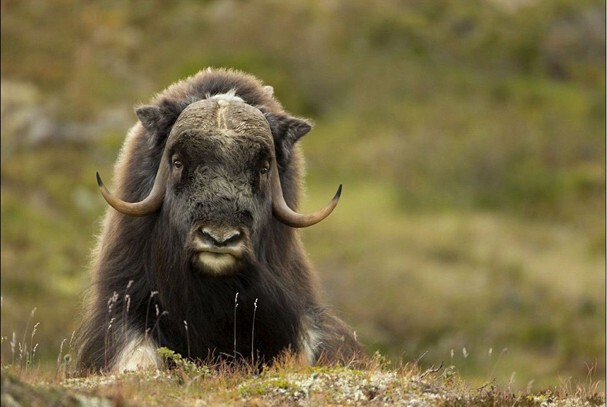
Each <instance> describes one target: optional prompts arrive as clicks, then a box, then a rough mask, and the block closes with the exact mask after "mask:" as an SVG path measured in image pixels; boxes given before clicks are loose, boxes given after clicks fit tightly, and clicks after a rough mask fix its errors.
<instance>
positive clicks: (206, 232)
mask: <svg viewBox="0 0 607 407" xmlns="http://www.w3.org/2000/svg"><path fill="white" fill-rule="evenodd" d="M199 233H200V237H201V238H202V241H203V242H204V243H205V244H207V245H210V246H216V247H226V246H227V247H229V246H237V245H238V244H239V243H240V241H241V240H242V233H240V231H238V230H236V229H230V228H212V227H208V226H206V227H202V228H201V229H200V232H199Z"/></svg>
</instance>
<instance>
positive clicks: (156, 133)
mask: <svg viewBox="0 0 607 407" xmlns="http://www.w3.org/2000/svg"><path fill="white" fill-rule="evenodd" d="M182 110H183V107H182V106H179V105H177V104H171V103H167V102H164V103H162V104H160V105H143V106H139V107H137V108H136V109H135V114H137V117H138V118H139V121H140V122H141V124H142V125H143V128H144V129H146V131H147V132H148V134H149V135H150V136H151V140H152V141H153V142H154V143H156V144H157V145H160V144H162V143H163V142H164V141H165V140H166V138H167V136H168V135H169V132H170V130H171V127H172V126H173V124H175V121H176V120H177V118H178V117H179V114H180V113H181V111H182Z"/></svg>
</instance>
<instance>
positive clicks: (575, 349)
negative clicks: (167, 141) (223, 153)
mask: <svg viewBox="0 0 607 407" xmlns="http://www.w3.org/2000/svg"><path fill="white" fill-rule="evenodd" d="M1 11H2V17H1V19H2V20H1V30H2V48H1V57H2V61H1V67H2V156H1V159H2V184H1V188H2V191H1V192H2V242H1V244H2V336H3V337H6V338H8V339H7V340H4V339H3V342H2V360H3V363H5V362H7V361H9V360H12V359H18V351H11V347H10V342H11V337H12V336H13V335H16V337H17V338H19V339H21V338H22V337H23V338H27V339H28V342H30V343H31V346H30V347H31V348H33V347H34V344H35V343H40V346H39V348H38V349H37V353H36V355H37V357H38V358H39V360H40V361H41V363H54V360H55V359H56V358H57V355H58V354H59V348H60V344H61V342H62V340H63V339H65V338H67V339H69V337H70V335H71V333H72V331H73V330H74V329H75V327H76V323H77V321H78V310H79V303H80V300H81V298H80V295H81V292H82V291H83V289H84V288H85V287H86V286H87V284H88V283H89V278H88V275H87V272H86V270H87V262H88V253H89V250H90V248H91V245H92V244H93V242H94V235H95V234H96V233H97V232H98V231H99V227H98V223H99V220H100V217H101V216H102V214H103V211H104V210H105V205H104V203H103V201H102V199H101V198H100V196H99V194H98V192H97V190H96V183H95V181H94V173H95V171H100V173H101V174H108V175H106V178H108V179H109V178H110V176H109V174H110V173H111V171H112V164H113V162H114V160H115V159H116V156H117V152H118V149H119V147H120V145H121V143H122V140H123V137H124V135H125V133H126V131H127V129H128V128H129V127H130V126H131V125H132V124H133V123H134V121H135V115H134V114H133V106H134V105H137V104H139V103H144V102H146V101H147V100H149V99H150V98H151V97H152V95H153V94H154V93H156V92H158V91H160V90H162V89H164V88H165V87H166V86H168V85H169V84H171V83H172V82H174V81H176V80H178V79H181V78H183V77H185V76H187V75H190V74H193V73H195V72H196V71H198V70H199V69H202V68H204V67H207V66H227V67H233V68H238V69H242V70H245V71H248V72H251V73H253V74H255V75H256V76H258V77H259V78H261V79H262V80H264V81H265V82H266V83H267V84H270V85H272V86H274V89H275V92H276V94H277V96H278V98H279V99H280V100H281V101H282V102H283V105H284V106H285V107H286V108H287V110H289V111H291V112H292V113H294V114H295V115H299V116H304V117H309V118H311V119H313V120H314V121H315V123H316V126H315V129H314V130H313V131H312V132H311V133H310V135H309V136H308V137H307V138H306V139H304V140H303V142H302V143H303V147H304V151H305V153H306V157H307V163H308V176H307V184H308V198H307V200H306V203H305V207H304V209H305V208H312V207H316V206H318V204H320V203H324V201H325V200H326V199H327V198H328V197H329V196H330V195H331V193H332V192H333V189H334V187H335V185H336V184H338V183H340V182H341V183H343V184H344V195H343V198H342V201H341V202H340V206H339V208H338V209H337V211H336V212H335V214H334V215H332V216H331V218H330V220H327V221H326V222H323V223H322V224H320V225H318V226H316V227H314V228H310V229H307V230H305V231H303V232H302V233H303V237H304V240H305V242H306V247H307V250H308V251H309V253H310V257H311V258H312V261H313V262H314V264H315V265H316V267H317V269H318V272H319V275H320V276H321V280H322V281H323V283H324V285H325V295H326V297H327V299H328V301H329V302H330V303H331V304H333V305H334V306H335V308H336V309H337V310H338V311H339V312H340V313H341V314H342V315H343V317H344V318H345V319H346V320H347V321H348V322H350V323H351V324H352V325H353V326H354V327H355V329H356V330H357V331H358V333H359V336H360V337H361V339H362V340H363V342H365V343H366V344H368V348H369V350H370V351H371V352H373V351H375V350H376V349H379V350H381V351H382V352H383V353H385V354H386V355H388V356H389V357H390V358H391V359H392V361H393V363H394V364H397V363H399V361H401V360H402V361H405V362H406V361H415V360H419V361H420V363H421V364H422V365H428V366H429V365H432V364H436V365H438V364H439V363H440V362H441V361H445V363H446V364H453V365H455V366H456V367H457V369H458V370H459V371H460V372H461V373H462V374H464V375H465V376H468V377H470V378H471V379H472V380H478V381H479V382H485V381H487V380H489V379H490V378H493V377H496V378H497V382H498V384H501V385H511V386H514V387H519V388H524V387H526V386H527V385H528V384H530V383H532V385H533V386H536V387H538V386H547V385H555V384H559V383H560V382H562V381H568V380H572V381H574V382H585V381H587V380H588V379H587V376H588V373H589V370H591V371H592V372H593V374H594V376H593V380H595V379H600V378H601V377H603V376H604V374H605V295H604V293H605V271H604V267H605V252H604V248H605V227H604V225H605V211H604V205H605V7H604V2H601V1H597V0H582V1H574V0H527V1H517V2H509V1H505V0H504V1H502V0H473V1H455V2H450V1H447V0H439V1H432V2H427V1H416V0H410V1H405V0H402V1H399V0H380V1H375V2H372V4H371V3H370V2H367V1H364V0H331V1H320V0H318V1H303V0H300V1H291V2H280V1H272V0H262V1H256V2H252V1H236V0H234V1H229V0H216V1H212V0H209V1H204V2H194V1H175V2H164V1H161V0H156V1H141V0H139V1H131V2H122V1H118V0H101V1H95V2H90V1H76V0H53V1H40V0H19V1H9V0H2V2H1ZM34 307H37V309H36V311H35V312H34V316H33V317H32V318H30V314H31V313H32V310H33V309H34ZM36 322H40V325H39V326H38V327H36V332H35V337H33V338H31V341H30V335H31V336H34V335H32V333H33V332H32V327H33V325H34V324H35V323H36ZM13 332H15V334H13ZM602 386H603V388H604V382H602Z"/></svg>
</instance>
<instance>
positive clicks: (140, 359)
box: [112, 332, 162, 373]
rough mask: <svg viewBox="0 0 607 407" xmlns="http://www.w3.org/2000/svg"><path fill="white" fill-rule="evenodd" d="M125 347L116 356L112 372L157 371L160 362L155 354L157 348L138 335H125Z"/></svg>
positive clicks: (132, 333)
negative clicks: (151, 369)
mask: <svg viewBox="0 0 607 407" xmlns="http://www.w3.org/2000/svg"><path fill="white" fill-rule="evenodd" d="M127 338H128V339H127V341H126V342H125V346H124V347H123V348H122V350H121V351H120V352H119V353H118V355H117V356H116V359H115V362H114V365H113V367H112V371H113V372H115V373H124V372H128V371H135V370H141V369H150V368H153V369H158V368H160V367H161V366H162V362H161V360H160V358H159V356H158V353H157V352H156V349H157V348H158V346H157V345H156V344H155V343H154V342H153V341H152V340H150V339H149V338H148V339H146V338H145V337H144V336H143V335H141V334H140V333H134V332H131V333H129V334H127Z"/></svg>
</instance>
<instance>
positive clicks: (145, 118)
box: [135, 105, 162, 133]
mask: <svg viewBox="0 0 607 407" xmlns="http://www.w3.org/2000/svg"><path fill="white" fill-rule="evenodd" d="M135 113H136V114H137V117H138V118H139V121H140V122H141V124H142V125H143V127H144V128H145V129H146V130H147V131H149V132H150V133H155V132H156V129H157V126H158V123H159V122H160V118H161V115H162V111H161V109H160V108H159V107H158V106H155V105H144V106H139V107H138V108H137V109H135Z"/></svg>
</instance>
